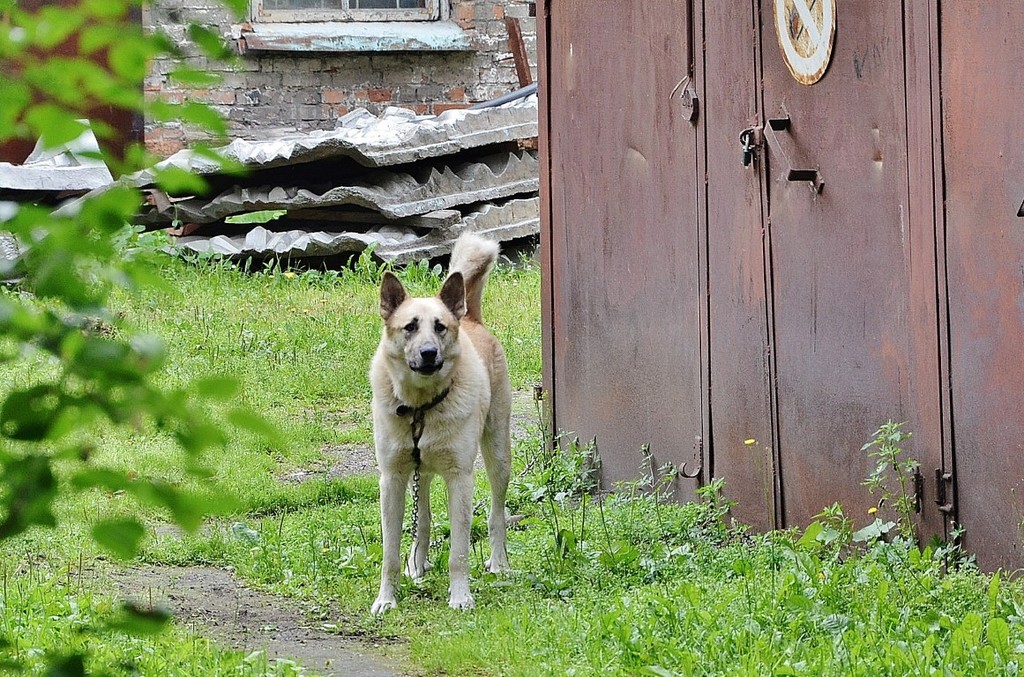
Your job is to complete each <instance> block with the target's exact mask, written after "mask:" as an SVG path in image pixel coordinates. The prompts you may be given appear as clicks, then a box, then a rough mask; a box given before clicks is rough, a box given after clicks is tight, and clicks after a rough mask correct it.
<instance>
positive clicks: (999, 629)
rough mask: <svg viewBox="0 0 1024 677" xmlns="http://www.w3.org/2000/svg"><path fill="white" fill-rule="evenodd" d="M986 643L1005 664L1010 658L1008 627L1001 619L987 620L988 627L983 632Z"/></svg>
mask: <svg viewBox="0 0 1024 677" xmlns="http://www.w3.org/2000/svg"><path fill="white" fill-rule="evenodd" d="M985 634H986V636H987V637H988V643H989V644H991V645H992V648H993V649H995V650H996V653H997V654H999V658H1001V659H1002V660H1003V662H1004V663H1005V662H1006V661H1008V660H1009V658H1010V626H1009V625H1008V624H1007V622H1006V621H1004V620H1003V619H1002V618H999V617H995V618H992V619H989V622H988V627H987V628H986V630H985Z"/></svg>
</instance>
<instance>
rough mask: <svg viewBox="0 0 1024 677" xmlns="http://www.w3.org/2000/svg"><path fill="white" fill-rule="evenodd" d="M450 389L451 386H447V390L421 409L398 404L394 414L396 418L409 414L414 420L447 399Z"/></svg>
mask: <svg viewBox="0 0 1024 677" xmlns="http://www.w3.org/2000/svg"><path fill="white" fill-rule="evenodd" d="M451 389H452V388H451V386H448V387H447V388H445V389H444V390H442V391H441V394H440V395H438V396H437V397H435V398H434V399H432V400H430V401H429V402H427V403H426V404H424V405H423V406H422V407H410V406H409V405H408V404H400V405H398V408H397V409H395V414H396V415H398V416H408V415H409V414H412V415H413V418H416V416H417V415H420V416H422V415H423V414H425V413H427V412H428V411H430V410H431V409H433V408H434V407H436V406H437V405H439V404H441V403H442V402H444V398H446V397H448V393H449V392H451Z"/></svg>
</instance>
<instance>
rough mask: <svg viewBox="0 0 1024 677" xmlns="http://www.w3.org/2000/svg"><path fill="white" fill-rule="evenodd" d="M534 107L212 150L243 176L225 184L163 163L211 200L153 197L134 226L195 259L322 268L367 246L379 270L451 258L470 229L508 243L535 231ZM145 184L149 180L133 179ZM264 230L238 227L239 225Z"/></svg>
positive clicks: (516, 105)
mask: <svg viewBox="0 0 1024 677" xmlns="http://www.w3.org/2000/svg"><path fill="white" fill-rule="evenodd" d="M536 135H537V98H536V96H535V95H532V96H528V97H526V98H523V99H520V100H517V101H513V102H511V103H508V104H505V105H502V106H498V107H492V108H481V109H473V110H450V111H446V112H444V113H442V114H441V115H438V116H417V115H415V114H414V113H413V112H412V111H410V110H406V109H401V108H388V109H387V110H386V111H385V112H384V113H383V114H382V115H381V116H380V117H377V116H374V115H372V114H370V113H369V112H367V111H365V110H359V111H354V112H352V113H350V114H348V115H346V116H345V117H344V118H342V119H341V120H339V123H338V127H337V128H336V129H334V130H330V131H315V132H310V133H306V134H298V133H290V134H285V135H282V136H279V137H277V138H271V139H267V140H263V141H246V140H236V141H233V142H232V143H230V144H229V145H227V146H225V147H223V148H221V149H218V151H217V152H218V153H219V154H221V155H222V156H223V157H225V158H227V159H229V160H231V161H233V162H235V163H237V164H240V165H241V166H242V167H244V168H245V170H246V171H245V172H244V173H243V174H242V175H240V176H239V175H232V174H228V173H225V172H224V171H223V170H222V169H221V167H220V166H219V165H218V164H217V163H215V162H213V161H211V160H210V159H209V158H208V157H205V156H203V155H200V154H197V153H193V152H191V151H182V152H180V153H177V154H175V155H172V156H171V157H170V158H168V159H167V160H165V161H164V162H162V163H161V166H174V167H179V168H181V169H185V170H187V171H189V172H193V173H197V174H200V175H204V176H205V177H206V178H207V179H208V181H209V183H210V185H211V187H213V189H212V190H211V192H210V194H208V195H176V196H170V195H166V194H164V193H162V192H161V191H159V190H157V189H155V188H150V189H149V190H148V191H147V193H148V195H149V199H148V201H147V202H148V204H147V205H146V206H145V207H144V208H143V209H142V210H141V212H140V214H139V219H140V222H141V223H143V224H145V225H147V226H149V227H160V228H164V227H173V228H174V229H175V230H173V231H172V232H175V233H179V234H181V235H182V236H181V237H180V238H179V239H178V242H179V243H180V244H181V245H182V246H183V247H185V248H187V249H189V250H192V251H196V252H217V253H221V254H224V255H227V256H233V257H250V256H254V257H266V258H271V257H277V258H284V257H322V256H332V255H337V254H355V253H359V252H361V251H363V250H364V249H365V248H366V247H368V246H371V245H372V246H373V247H374V250H373V251H374V253H375V254H376V255H377V256H378V257H380V258H381V259H384V260H389V261H396V262H405V261H413V260H417V259H422V258H432V257H435V256H441V255H444V254H447V253H448V252H449V251H450V243H451V241H452V240H453V239H454V238H455V237H456V236H457V235H458V234H459V233H460V232H462V231H463V230H465V229H467V228H468V229H472V230H476V231H481V232H484V233H486V234H488V235H489V236H490V237H492V238H494V239H496V240H499V241H507V240H512V239H518V238H522V237H529V236H533V235H536V234H537V233H538V232H539V228H540V218H539V202H538V199H537V191H538V186H539V168H538V162H537V152H536V150H532V149H531V147H532V146H534V145H535V144H533V143H531V141H532V140H533V139H534V138H535V137H536ZM133 181H134V183H135V184H136V185H139V186H142V187H146V186H152V184H153V173H152V172H143V173H141V174H139V175H136V176H135V177H133ZM250 220H251V221H262V223H260V224H259V225H255V226H253V225H244V223H243V222H245V221H250Z"/></svg>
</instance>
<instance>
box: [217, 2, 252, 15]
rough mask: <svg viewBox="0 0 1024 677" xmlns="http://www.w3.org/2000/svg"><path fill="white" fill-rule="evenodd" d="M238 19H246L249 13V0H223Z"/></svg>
mask: <svg viewBox="0 0 1024 677" xmlns="http://www.w3.org/2000/svg"><path fill="white" fill-rule="evenodd" d="M222 2H223V3H224V5H225V6H226V7H227V8H228V9H230V10H231V12H232V13H233V14H234V15H235V18H237V19H245V18H247V17H248V15H249V0H222Z"/></svg>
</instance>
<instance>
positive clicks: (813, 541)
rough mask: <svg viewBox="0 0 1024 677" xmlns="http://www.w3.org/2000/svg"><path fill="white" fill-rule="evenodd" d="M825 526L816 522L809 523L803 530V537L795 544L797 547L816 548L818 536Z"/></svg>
mask: <svg viewBox="0 0 1024 677" xmlns="http://www.w3.org/2000/svg"><path fill="white" fill-rule="evenodd" d="M824 529H825V526H824V525H823V524H822V523H821V522H818V521H814V522H811V523H810V524H808V525H807V528H806V529H804V534H803V536H801V537H800V540H798V541H797V542H796V544H797V546H798V547H801V548H812V549H813V548H817V547H818V535H819V534H821V532H822V531H824Z"/></svg>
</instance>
